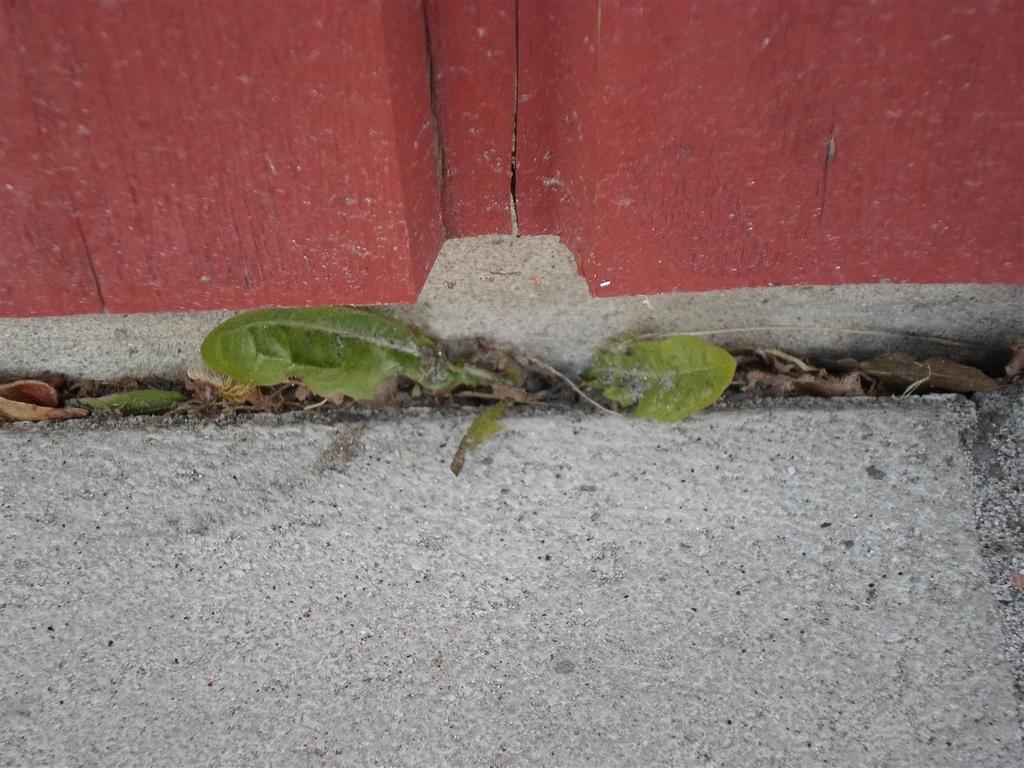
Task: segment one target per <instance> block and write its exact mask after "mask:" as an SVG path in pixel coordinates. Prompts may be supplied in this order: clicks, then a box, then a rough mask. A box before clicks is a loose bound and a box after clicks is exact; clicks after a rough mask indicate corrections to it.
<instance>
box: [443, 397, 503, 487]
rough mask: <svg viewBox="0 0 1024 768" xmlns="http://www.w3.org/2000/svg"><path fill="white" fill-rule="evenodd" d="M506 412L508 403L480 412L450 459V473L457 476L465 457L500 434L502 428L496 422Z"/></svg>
mask: <svg viewBox="0 0 1024 768" xmlns="http://www.w3.org/2000/svg"><path fill="white" fill-rule="evenodd" d="M507 410H508V403H505V402H502V403H498V404H497V405H492V406H491V407H490V408H487V409H486V410H484V411H481V412H480V413H479V414H478V415H477V417H476V418H475V419H473V423H472V424H470V425H469V429H468V430H466V434H465V436H464V437H463V438H462V442H460V443H459V448H458V450H457V451H455V456H453V457H452V472H454V473H455V474H456V475H458V474H459V473H460V472H461V471H462V465H463V464H464V463H465V462H466V456H467V455H469V454H470V453H472V452H473V451H475V450H476V449H477V448H479V447H480V445H482V444H483V443H484V442H485V441H487V440H489V439H490V438H492V437H494V436H495V435H496V434H498V433H499V432H501V430H502V429H503V427H502V426H501V424H499V423H498V422H499V420H500V419H501V418H502V417H503V416H504V415H505V412H506V411H507Z"/></svg>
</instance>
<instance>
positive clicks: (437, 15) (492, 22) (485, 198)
mask: <svg viewBox="0 0 1024 768" xmlns="http://www.w3.org/2000/svg"><path fill="white" fill-rule="evenodd" d="M425 6H426V10H427V26H428V28H429V31H430V48H431V64H432V66H431V72H432V75H433V85H434V90H433V96H434V105H435V111H436V114H437V118H438V125H439V128H440V140H441V146H442V148H443V153H442V157H443V174H444V177H443V178H444V181H443V194H442V203H443V214H444V223H445V228H446V230H447V233H448V234H449V235H450V236H452V237H468V236H471V235H486V234H491V233H503V234H504V233H509V232H511V231H512V214H511V194H510V190H511V176H512V142H513V131H514V114H515V106H516V4H515V0H425Z"/></svg>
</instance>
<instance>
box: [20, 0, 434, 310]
mask: <svg viewBox="0 0 1024 768" xmlns="http://www.w3.org/2000/svg"><path fill="white" fill-rule="evenodd" d="M0 2H2V7H0V10H2V13H0V42H2V46H0V48H2V50H0V57H2V58H0V62H2V66H0V86H2V87H0V108H2V111H0V137H2V138H0V176H2V178H0V196H2V197H0V200H2V204H0V238H2V240H3V247H2V248H0V274H2V275H3V279H2V280H0V314H5V315H42V314H57V313H69V312H82V311H96V310H99V309H106V310H109V311H114V312H133V311H148V310H172V309H201V308H216V307H250V306H260V305H273V304H331V303H356V302H408V301H412V300H413V299H414V298H415V296H416V294H417V293H418V290H419V288H420V286H421V285H422V282H423V280H424V279H425V276H426V273H427V271H428V269H429V268H430V265H431V264H432V262H433V259H434V257H435V256H436V254H437V250H438V248H439V246H440V243H441V240H442V233H441V219H440V195H439V189H438V181H437V160H436V156H435V140H434V139H435V130H434V125H433V120H432V117H431V113H430V95H429V76H428V61H427V53H426V30H425V27H424V19H423V10H422V7H421V5H420V3H419V2H418V0H381V1H379V2H352V3H348V2H344V3H339V2H332V1H331V0H309V1H307V2H302V3H282V2H272V1H271V0H220V1H219V2H216V3H208V2H202V1H201V0H178V2H174V3H165V2H158V1H155V0H154V1H148V0H137V1H136V2H123V3H92V2H79V1H74V2H71V1H67V2H58V1H57V0H50V1H47V0H38V1H37V2H32V3H25V2H18V0H0ZM93 275H95V281H94V278H93Z"/></svg>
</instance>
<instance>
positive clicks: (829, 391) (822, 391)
mask: <svg viewBox="0 0 1024 768" xmlns="http://www.w3.org/2000/svg"><path fill="white" fill-rule="evenodd" d="M793 384H794V386H795V388H796V390H797V391H798V392H800V393H801V394H804V395H813V396H814V397H860V396H862V395H864V394H865V392H864V386H863V384H862V383H861V378H860V374H859V373H850V374H847V375H846V376H828V375H825V376H811V375H809V374H805V375H804V376H799V377H797V378H796V379H795V380H794V382H793Z"/></svg>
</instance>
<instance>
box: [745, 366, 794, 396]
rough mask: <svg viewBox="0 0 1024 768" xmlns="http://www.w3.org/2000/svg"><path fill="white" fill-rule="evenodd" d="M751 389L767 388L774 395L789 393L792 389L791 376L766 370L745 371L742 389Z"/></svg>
mask: <svg viewBox="0 0 1024 768" xmlns="http://www.w3.org/2000/svg"><path fill="white" fill-rule="evenodd" d="M752 389H760V390H767V391H768V392H770V393H771V394H774V395H789V394H792V392H793V389H794V383H793V377H792V376H787V375H785V374H782V373H769V372H768V371H747V372H746V381H745V382H744V384H743V391H744V392H749V391H750V390H752Z"/></svg>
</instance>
